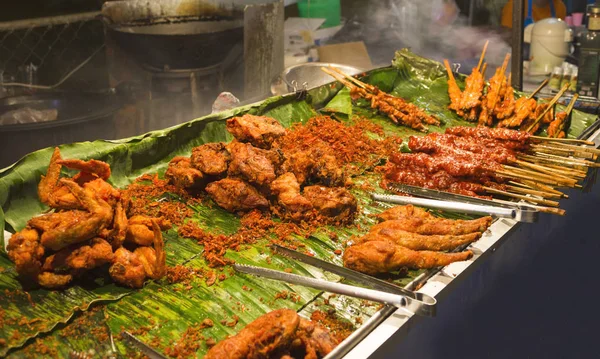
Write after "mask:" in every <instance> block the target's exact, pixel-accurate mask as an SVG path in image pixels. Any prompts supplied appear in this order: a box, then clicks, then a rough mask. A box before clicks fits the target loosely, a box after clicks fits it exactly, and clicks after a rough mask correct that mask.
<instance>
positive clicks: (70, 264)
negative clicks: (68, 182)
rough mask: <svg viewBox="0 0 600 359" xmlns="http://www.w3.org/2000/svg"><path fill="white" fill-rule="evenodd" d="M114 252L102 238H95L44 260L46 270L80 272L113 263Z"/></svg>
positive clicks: (69, 272)
mask: <svg viewBox="0 0 600 359" xmlns="http://www.w3.org/2000/svg"><path fill="white" fill-rule="evenodd" d="M113 259H114V253H113V251H112V247H111V245H110V244H109V243H108V242H107V241H105V240H104V239H102V238H93V239H92V240H91V241H90V242H89V243H86V244H82V245H79V246H77V247H76V248H65V249H62V250H60V251H58V252H56V253H55V254H53V255H51V256H49V257H47V258H46V260H45V261H44V267H43V269H44V271H48V272H56V273H61V274H64V273H68V274H76V275H77V274H80V273H81V272H83V271H86V270H90V269H92V268H96V267H99V266H101V265H104V264H107V263H111V262H112V261H113Z"/></svg>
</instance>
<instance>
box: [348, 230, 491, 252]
mask: <svg viewBox="0 0 600 359" xmlns="http://www.w3.org/2000/svg"><path fill="white" fill-rule="evenodd" d="M479 238H481V232H474V233H469V234H462V235H435V234H433V235H423V234H417V233H411V232H407V231H402V230H397V229H391V228H384V229H381V230H379V231H376V232H370V233H368V234H367V235H365V236H364V237H361V238H360V239H359V240H358V241H357V242H356V243H357V244H358V243H363V242H369V241H386V240H387V241H391V242H393V243H396V244H397V245H400V246H402V247H406V248H408V249H412V250H414V251H422V250H428V251H449V250H453V249H455V248H457V247H458V246H461V245H463V244H468V243H472V242H475V241H476V240H478V239H479Z"/></svg>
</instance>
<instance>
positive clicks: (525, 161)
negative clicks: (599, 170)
mask: <svg viewBox="0 0 600 359" xmlns="http://www.w3.org/2000/svg"><path fill="white" fill-rule="evenodd" d="M517 158H520V159H517V160H515V161H513V162H512V163H516V164H518V165H521V166H525V167H528V166H529V168H532V167H531V165H535V166H538V167H539V168H540V170H542V171H543V170H546V171H553V172H552V173H554V172H558V173H559V174H562V175H565V176H567V177H585V176H586V172H585V171H580V170H576V169H573V168H570V167H564V166H556V165H549V164H547V163H545V164H541V163H539V162H541V161H536V160H535V157H533V156H532V158H524V156H517Z"/></svg>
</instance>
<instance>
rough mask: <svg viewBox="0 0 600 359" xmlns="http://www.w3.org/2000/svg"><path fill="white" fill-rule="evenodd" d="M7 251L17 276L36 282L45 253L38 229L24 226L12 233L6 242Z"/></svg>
mask: <svg viewBox="0 0 600 359" xmlns="http://www.w3.org/2000/svg"><path fill="white" fill-rule="evenodd" d="M7 251H8V258H10V260H11V261H12V262H13V263H14V264H15V269H16V271H17V273H18V274H19V277H20V278H21V279H22V280H24V281H25V282H37V277H38V275H39V274H40V273H41V271H42V261H43V258H44V253H45V249H44V247H43V246H42V245H41V243H40V235H39V233H38V231H36V230H35V229H33V228H31V227H26V228H25V229H23V230H22V231H19V232H17V233H15V234H13V235H12V236H11V237H10V241H9V242H8V246H7Z"/></svg>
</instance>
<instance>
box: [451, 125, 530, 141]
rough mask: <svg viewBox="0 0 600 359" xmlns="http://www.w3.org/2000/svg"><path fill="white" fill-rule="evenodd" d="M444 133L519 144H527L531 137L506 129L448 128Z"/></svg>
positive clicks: (527, 134) (525, 133)
mask: <svg viewBox="0 0 600 359" xmlns="http://www.w3.org/2000/svg"><path fill="white" fill-rule="evenodd" d="M446 133H447V134H450V135H455V136H461V137H465V136H468V137H474V138H493V139H496V140H503V141H515V142H521V143H527V142H528V141H529V138H530V137H531V135H530V134H529V133H527V132H522V131H515V130H511V129H507V128H488V127H464V126H457V127H449V128H447V129H446Z"/></svg>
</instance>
